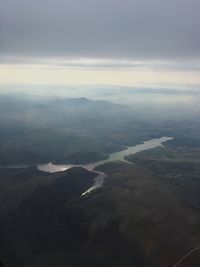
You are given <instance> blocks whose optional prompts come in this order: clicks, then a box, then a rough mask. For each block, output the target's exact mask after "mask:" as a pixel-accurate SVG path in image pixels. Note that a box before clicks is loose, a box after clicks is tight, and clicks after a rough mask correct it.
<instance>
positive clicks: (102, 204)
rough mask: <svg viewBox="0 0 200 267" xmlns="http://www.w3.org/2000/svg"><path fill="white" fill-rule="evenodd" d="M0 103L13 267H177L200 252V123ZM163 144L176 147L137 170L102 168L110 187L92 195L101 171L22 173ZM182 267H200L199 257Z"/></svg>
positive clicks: (79, 107)
mask: <svg viewBox="0 0 200 267" xmlns="http://www.w3.org/2000/svg"><path fill="white" fill-rule="evenodd" d="M0 102H1V103H2V105H0V108H1V111H2V112H1V113H0V122H1V126H0V128H1V131H0V135H1V142H0V148H1V149H0V155H1V157H0V160H1V161H0V165H1V166H2V167H3V168H1V169H0V213H1V219H0V233H1V236H2V238H1V241H0V244H1V253H0V255H1V259H2V261H3V263H4V264H5V265H6V267H18V266H19V267H36V266H37V267H40V266H41V267H50V266H52V267H54V266H57V267H62V266H63V265H64V266H75V267H84V266H87V267H88V266H91V267H92V266H99V267H101V266H115V267H117V266H119V267H121V266H123V265H124V266H128V267H129V266H138V267H160V266H165V265H166V266H169V267H171V266H173V265H174V264H175V263H176V262H177V261H178V259H179V258H180V257H181V256H183V255H184V254H185V253H187V252H188V251H189V250H190V249H192V248H194V247H197V246H198V244H199V242H200V236H199V223H200V216H199V209H200V207H199V203H200V200H199V190H200V187H199V186H200V183H199V172H200V170H199V159H200V138H199V130H200V125H199V123H198V122H197V121H196V116H194V115H192V114H190V116H188V118H187V119H186V118H185V117H183V118H182V119H181V120H180V118H179V119H177V117H176V116H174V117H172V118H167V119H166V116H162V115H161V113H160V114H158V116H157V120H155V115H152V114H151V110H149V111H148V112H146V111H144V110H143V112H142V113H141V112H139V110H138V109H137V108H136V109H135V107H134V106H130V105H129V106H128V105H119V104H116V103H112V102H108V101H101V100H90V99H88V98H84V97H81V98H71V99H63V98H62V99H59V98H55V99H52V98H51V99H48V98H47V99H46V100H44V99H43V98H40V97H39V98H38V97H37V98H31V99H29V97H28V96H25V97H23V98H20V97H18V96H14V95H13V96H8V95H7V96H5V95H4V96H2V97H1V98H0ZM161 136H171V137H173V138H174V139H173V140H171V141H168V142H167V143H165V144H164V147H159V148H154V149H152V150H147V151H144V152H140V153H139V154H135V155H133V156H132V155H130V156H127V157H126V160H128V161H129V162H131V163H133V164H130V163H129V164H128V163H125V162H117V161H116V162H110V163H106V164H104V165H102V166H98V167H97V168H96V169H95V171H101V172H104V173H105V174H106V179H105V181H104V184H103V186H102V187H100V188H99V189H96V190H94V191H92V192H91V193H89V194H86V195H84V196H82V193H84V192H85V191H87V190H88V189H89V188H90V187H91V186H92V185H93V183H94V179H95V177H96V176H97V175H98V173H95V172H90V171H88V170H85V169H83V168H80V167H78V168H72V169H68V170H66V171H65V172H58V173H55V174H49V173H45V172H41V171H39V170H37V168H36V167H27V168H22V166H21V167H20V165H26V164H28V165H34V164H38V163H48V162H54V163H62V164H68V163H71V164H74V163H75V164H82V163H83V164H84V163H88V162H93V161H99V160H101V159H106V158H107V157H108V156H109V154H110V153H112V152H115V151H120V150H122V149H124V148H125V147H126V146H134V145H136V144H139V143H142V142H143V141H145V140H149V139H152V138H157V137H161ZM6 165H7V166H8V165H17V166H16V167H18V168H17V169H15V168H9V167H6ZM174 233H176V234H174ZM10 255H12V258H10ZM181 266H182V267H190V266H192V267H196V266H199V257H198V255H196V254H195V255H192V257H190V258H188V259H187V260H186V261H185V262H184V263H183V264H182V265H181Z"/></svg>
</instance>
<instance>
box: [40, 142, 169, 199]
mask: <svg viewBox="0 0 200 267" xmlns="http://www.w3.org/2000/svg"><path fill="white" fill-rule="evenodd" d="M172 139H173V138H171V137H161V138H155V139H151V140H149V141H145V142H144V143H143V144H139V145H136V146H129V147H127V148H125V149H124V150H122V151H119V152H115V153H112V154H110V156H109V157H108V159H106V160H101V161H97V162H93V163H89V164H82V165H76V164H52V163H51V162H50V163H48V164H38V165H37V167H38V169H39V170H40V171H44V172H49V173H54V172H60V171H61V172H62V171H65V170H67V169H70V168H72V167H83V168H85V169H87V170H89V171H94V168H95V167H96V166H98V165H101V164H104V163H107V162H111V161H117V160H120V161H126V160H125V159H124V157H125V156H128V155H133V154H136V153H138V152H140V151H144V150H148V149H151V148H154V147H158V146H162V144H163V143H164V142H166V141H169V140H172ZM96 172H97V171H96ZM97 173H98V176H97V177H96V178H95V182H94V185H93V186H92V187H90V188H89V189H88V190H87V191H86V192H84V193H83V194H82V195H85V194H86V193H89V192H91V191H92V190H94V189H96V188H98V187H101V186H102V184H103V182H104V179H105V177H106V175H105V173H103V172H97Z"/></svg>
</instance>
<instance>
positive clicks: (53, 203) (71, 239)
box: [0, 167, 96, 267]
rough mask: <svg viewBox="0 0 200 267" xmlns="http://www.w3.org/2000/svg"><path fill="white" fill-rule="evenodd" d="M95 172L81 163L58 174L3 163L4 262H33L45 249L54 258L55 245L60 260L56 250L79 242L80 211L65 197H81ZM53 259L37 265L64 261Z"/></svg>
mask: <svg viewBox="0 0 200 267" xmlns="http://www.w3.org/2000/svg"><path fill="white" fill-rule="evenodd" d="M95 176H96V173H92V172H88V171H87V170H85V169H83V168H71V169H70V170H68V171H65V172H62V173H56V174H48V173H43V172H40V171H38V170H37V169H36V168H35V167H30V168H27V169H0V237H1V238H0V253H1V254H2V255H3V259H5V265H6V266H13V267H18V266H19V267H22V266H29V263H30V262H32V261H34V262H35V261H36V262H37V259H38V260H39V258H40V256H43V255H44V256H45V255H46V253H47V262H51V259H52V258H54V251H55V260H57V256H56V255H57V254H58V256H59V255H60V254H63V251H66V250H65V249H66V247H67V246H70V245H71V244H73V243H76V242H77V241H78V239H79V238H81V232H80V231H81V230H80V229H78V225H79V223H80V222H82V214H79V213H78V214H77V212H76V209H67V203H70V201H71V199H76V198H79V196H80V195H81V193H83V192H84V191H86V190H87V189H88V188H89V187H90V186H91V185H92V184H93V179H94V177H95ZM48 253H49V257H48ZM62 260H63V259H62ZM51 264H52V265H50V263H49V264H47V263H43V264H42V265H37V263H36V264H35V265H33V266H63V265H62V264H61V263H60V265H59V263H58V264H56V261H53V263H51ZM30 266H32V265H30Z"/></svg>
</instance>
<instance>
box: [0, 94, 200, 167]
mask: <svg viewBox="0 0 200 267" xmlns="http://www.w3.org/2000/svg"><path fill="white" fill-rule="evenodd" d="M160 113H162V112H160ZM160 113H159V116H160ZM191 124H192V126H191ZM191 127H193V128H192V129H193V130H192V133H191ZM177 129H178V131H177ZM198 129H199V125H197V126H196V133H194V130H195V129H194V123H193V122H191V121H189V120H187V121H184V120H181V121H179V120H176V119H168V120H166V119H165V120H163V119H162V116H161V117H158V118H156V119H155V118H154V117H152V114H151V110H148V111H147V112H144V111H143V112H142V111H138V110H137V109H134V107H126V106H122V105H118V104H113V103H110V102H106V101H91V100H88V99H87V98H78V99H58V100H52V99H49V98H48V97H47V99H46V100H44V99H40V98H34V97H33V98H28V97H25V96H24V97H22V96H21V97H20V96H1V97H0V165H15V164H36V163H48V162H57V163H86V162H91V161H94V160H95V161H96V160H99V159H105V158H107V157H108V155H109V154H110V153H111V152H115V151H118V150H121V149H122V148H123V146H128V145H130V146H131V145H135V144H138V143H140V142H143V141H144V140H148V139H151V138H154V137H161V136H164V135H165V136H173V137H175V136H180V134H181V136H182V133H183V132H184V134H185V137H186V138H187V137H190V135H191V134H192V137H193V138H194V134H196V135H198Z"/></svg>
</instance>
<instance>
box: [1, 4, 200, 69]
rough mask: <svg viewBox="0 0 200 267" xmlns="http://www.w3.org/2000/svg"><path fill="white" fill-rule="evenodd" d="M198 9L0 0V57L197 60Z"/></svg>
mask: <svg viewBox="0 0 200 267" xmlns="http://www.w3.org/2000/svg"><path fill="white" fill-rule="evenodd" d="M199 11H200V1H199V0H168V1H167V0H34V1H33V0H0V58H1V59H2V60H3V61H4V62H5V61H6V60H8V62H10V61H12V57H13V59H14V56H15V57H16V58H18V59H19V58H22V59H23V60H24V58H26V57H27V58H32V57H39V58H53V57H65V58H114V59H128V60H148V61H149V60H169V61H171V60H173V61H179V62H181V61H184V62H187V60H190V61H193V60H199V59H200V34H199V28H200V15H199ZM184 64H185V63H184ZM190 67H191V66H190Z"/></svg>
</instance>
